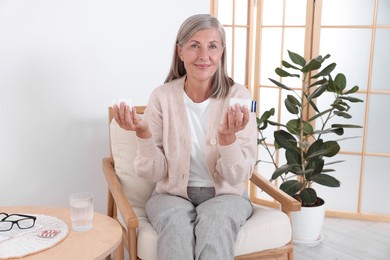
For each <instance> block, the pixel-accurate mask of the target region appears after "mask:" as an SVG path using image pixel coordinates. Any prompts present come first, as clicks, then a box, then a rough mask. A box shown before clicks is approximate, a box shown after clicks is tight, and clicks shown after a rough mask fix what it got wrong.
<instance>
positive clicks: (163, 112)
mask: <svg viewBox="0 0 390 260" xmlns="http://www.w3.org/2000/svg"><path fill="white" fill-rule="evenodd" d="M184 80H185V77H182V78H180V79H176V80H173V81H171V82H168V83H166V84H164V85H162V86H159V87H158V88H156V89H155V90H154V91H153V92H152V94H151V96H150V100H149V103H148V106H147V108H146V110H145V116H144V119H145V120H147V122H148V124H149V128H150V131H151V133H152V137H151V138H148V139H142V138H137V145H138V152H137V156H136V158H135V161H134V166H135V171H136V173H137V175H138V176H140V177H143V178H145V179H148V180H150V181H152V182H156V183H157V185H156V192H157V193H169V194H172V195H177V196H181V197H184V198H188V196H187V185H188V178H189V165H190V153H191V133H190V129H189V126H188V121H187V113H186V108H185V104H184V99H183V94H184V90H183V87H184ZM231 97H239V98H252V97H251V95H250V93H249V91H248V90H247V89H246V88H245V87H243V86H241V85H239V84H235V85H234V86H232V87H231V88H230V92H229V95H228V97H226V98H224V99H211V102H212V105H211V106H212V107H211V111H210V118H209V123H208V124H209V125H208V130H207V133H206V138H205V139H206V144H205V155H206V162H207V165H208V169H209V173H210V176H211V179H212V180H213V183H214V186H215V191H216V195H219V194H236V195H243V194H244V192H245V180H247V179H249V178H250V176H251V174H252V171H253V168H254V164H255V160H256V153H257V127H256V114H255V113H250V119H249V123H248V124H247V126H246V127H245V129H243V130H241V131H239V132H238V133H236V137H237V138H236V141H235V142H234V143H232V144H230V145H226V146H222V145H219V143H218V126H219V124H220V123H221V122H222V119H223V116H224V115H225V113H226V111H227V109H228V105H229V99H230V98H231Z"/></svg>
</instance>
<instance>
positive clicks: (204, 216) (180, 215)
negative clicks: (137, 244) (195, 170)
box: [146, 187, 253, 260]
mask: <svg viewBox="0 0 390 260" xmlns="http://www.w3.org/2000/svg"><path fill="white" fill-rule="evenodd" d="M188 196H189V197H190V201H189V200H187V199H184V198H182V197H178V196H172V195H169V194H154V195H153V196H152V197H151V198H150V199H149V201H148V202H147V204H146V213H147V215H148V218H149V221H150V222H151V224H152V226H153V227H154V229H155V230H156V232H157V234H158V240H157V257H158V259H159V260H186V259H188V260H194V259H196V260H198V259H202V260H229V259H233V258H234V244H235V241H236V238H237V234H238V231H239V230H240V227H241V226H242V225H243V224H244V223H245V221H246V220H247V219H248V218H249V217H250V216H251V214H252V210H253V208H252V204H251V203H250V201H249V200H248V199H247V198H245V197H242V196H237V195H218V196H215V190H214V188H195V187H189V188H188Z"/></svg>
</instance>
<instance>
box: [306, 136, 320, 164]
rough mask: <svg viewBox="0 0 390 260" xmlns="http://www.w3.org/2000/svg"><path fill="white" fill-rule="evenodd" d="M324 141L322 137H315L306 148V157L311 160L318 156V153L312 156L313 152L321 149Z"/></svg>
mask: <svg viewBox="0 0 390 260" xmlns="http://www.w3.org/2000/svg"><path fill="white" fill-rule="evenodd" d="M323 146H324V141H323V140H322V139H317V140H316V141H315V142H314V143H312V144H311V145H310V146H309V149H307V152H306V155H305V157H306V158H310V159H311V160H313V159H316V158H318V157H319V156H320V155H317V156H313V154H314V153H315V152H317V151H320V150H322V149H323Z"/></svg>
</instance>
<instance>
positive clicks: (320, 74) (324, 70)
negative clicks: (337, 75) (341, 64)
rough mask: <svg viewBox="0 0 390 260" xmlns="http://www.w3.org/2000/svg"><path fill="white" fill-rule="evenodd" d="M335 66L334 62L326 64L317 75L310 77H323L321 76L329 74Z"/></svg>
mask: <svg viewBox="0 0 390 260" xmlns="http://www.w3.org/2000/svg"><path fill="white" fill-rule="evenodd" d="M335 67H336V63H332V64H330V65H328V66H326V68H325V69H323V70H321V71H320V72H319V73H317V74H316V75H314V76H311V77H310V78H312V79H316V78H318V77H321V76H328V75H329V74H330V73H331V72H332V71H333V70H334V68H335Z"/></svg>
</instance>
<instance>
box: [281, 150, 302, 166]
mask: <svg viewBox="0 0 390 260" xmlns="http://www.w3.org/2000/svg"><path fill="white" fill-rule="evenodd" d="M285 156H286V160H287V163H288V164H289V165H293V166H294V165H295V166H297V165H298V166H300V165H301V154H300V153H299V152H298V151H297V150H286V153H285Z"/></svg>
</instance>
